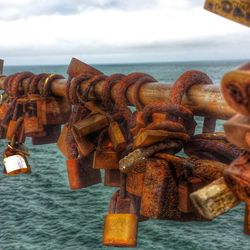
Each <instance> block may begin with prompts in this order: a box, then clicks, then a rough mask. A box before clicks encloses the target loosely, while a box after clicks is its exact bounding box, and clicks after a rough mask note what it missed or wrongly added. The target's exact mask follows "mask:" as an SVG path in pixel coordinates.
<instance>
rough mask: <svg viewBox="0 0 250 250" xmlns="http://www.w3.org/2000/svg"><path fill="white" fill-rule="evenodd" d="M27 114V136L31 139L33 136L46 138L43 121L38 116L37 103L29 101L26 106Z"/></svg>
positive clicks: (25, 122)
mask: <svg viewBox="0 0 250 250" xmlns="http://www.w3.org/2000/svg"><path fill="white" fill-rule="evenodd" d="M25 109H26V112H25V117H24V128H25V135H26V136H29V137H33V136H36V137H38V136H45V135H46V132H45V130H44V127H43V124H42V121H41V120H40V117H39V116H38V115H37V103H36V102H35V101H29V102H28V103H27V104H26V106H25Z"/></svg>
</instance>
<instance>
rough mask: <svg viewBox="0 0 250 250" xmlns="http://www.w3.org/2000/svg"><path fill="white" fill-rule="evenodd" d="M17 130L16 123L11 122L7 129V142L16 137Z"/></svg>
mask: <svg viewBox="0 0 250 250" xmlns="http://www.w3.org/2000/svg"><path fill="white" fill-rule="evenodd" d="M15 129H16V121H14V120H10V122H9V125H8V128H7V133H6V139H7V140H9V141H10V140H11V139H12V137H13V136H14V134H15V132H16V131H15Z"/></svg>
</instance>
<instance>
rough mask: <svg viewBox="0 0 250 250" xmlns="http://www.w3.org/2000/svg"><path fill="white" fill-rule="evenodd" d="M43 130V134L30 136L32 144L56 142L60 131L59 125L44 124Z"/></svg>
mask: <svg viewBox="0 0 250 250" xmlns="http://www.w3.org/2000/svg"><path fill="white" fill-rule="evenodd" d="M44 131H45V135H43V136H33V137H32V144H33V145H44V144H51V143H56V142H57V141H58V138H59V136H60V133H61V125H45V126H44Z"/></svg>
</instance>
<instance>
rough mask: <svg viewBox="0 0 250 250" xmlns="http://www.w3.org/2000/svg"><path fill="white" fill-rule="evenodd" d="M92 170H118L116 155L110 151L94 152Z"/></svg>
mask: <svg viewBox="0 0 250 250" xmlns="http://www.w3.org/2000/svg"><path fill="white" fill-rule="evenodd" d="M93 168H95V169H119V160H118V156H117V153H116V152H115V151H111V150H108V149H107V150H105V149H103V150H96V151H95V152H94V162H93Z"/></svg>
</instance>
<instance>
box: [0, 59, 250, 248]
mask: <svg viewBox="0 0 250 250" xmlns="http://www.w3.org/2000/svg"><path fill="white" fill-rule="evenodd" d="M243 62H244V61H203V62H173V63H171V62H168V63H143V64H115V65H94V66H95V67H96V68H98V69H99V70H101V71H102V72H104V73H105V74H107V75H110V74H113V73H118V72H119V73H124V74H128V73H131V72H138V71H139V72H145V73H148V74H151V75H152V76H153V77H155V78H156V79H157V80H159V81H161V82H168V83H170V82H174V81H175V80H176V79H177V78H178V76H179V75H180V74H182V73H183V72H185V71H186V70H191V69H196V70H201V71H203V72H205V73H207V74H208V75H209V76H210V77H211V78H212V80H213V81H214V83H215V84H218V85H219V84H220V80H221V78H222V76H223V75H224V73H225V72H227V71H229V70H231V69H233V68H235V67H237V66H238V65H240V64H242V63H243ZM19 71H32V72H34V73H41V72H51V73H59V74H63V75H65V77H66V76H67V75H66V71H67V65H53V66H6V67H5V68H4V74H6V75H9V74H12V73H16V72H19ZM196 118H197V121H198V129H197V133H199V132H200V129H201V122H202V119H201V118H199V117H196ZM222 125H223V121H218V122H217V129H216V130H217V131H222V129H223V127H222ZM6 145H7V142H6V141H5V140H1V141H0V151H1V152H3V150H4V149H5V147H6ZM26 145H27V147H28V148H29V151H30V157H29V162H30V164H31V166H32V174H31V175H19V176H15V177H8V176H6V175H4V174H3V173H2V171H0V250H84V249H90V250H93V249H108V247H104V246H103V245H102V233H103V218H104V215H105V214H107V210H108V204H109V201H110V198H111V196H112V194H113V193H114V192H115V191H116V188H111V187H105V186H103V184H98V185H95V186H92V187H90V188H87V189H81V190H77V191H71V190H70V189H69V185H68V179H67V172H66V166H65V159H64V157H63V156H62V155H61V153H60V152H59V150H58V149H57V147H56V145H55V144H50V145H42V146H33V145H31V143H30V140H29V139H27V143H26ZM0 167H1V169H2V159H1V161H0ZM243 222H244V204H240V205H238V206H237V207H236V208H234V209H232V210H231V211H229V212H228V213H226V214H224V215H222V216H220V217H218V218H216V219H215V220H213V221H211V222H185V223H183V222H175V221H160V220H148V221H145V222H142V223H140V225H139V230H138V244H137V249H138V250H139V249H156V250H161V249H164V250H165V249H166V250H217V249H220V250H249V249H250V237H249V236H246V235H244V234H243ZM113 249H116V248H113ZM117 249H118V248H117ZM119 249H120V248H119Z"/></svg>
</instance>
